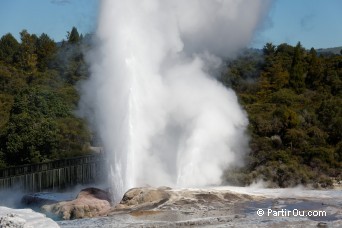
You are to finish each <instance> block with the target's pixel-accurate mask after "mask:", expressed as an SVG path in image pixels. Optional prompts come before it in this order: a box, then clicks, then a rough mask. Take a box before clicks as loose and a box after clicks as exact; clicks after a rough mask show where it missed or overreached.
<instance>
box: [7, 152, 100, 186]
mask: <svg viewBox="0 0 342 228" xmlns="http://www.w3.org/2000/svg"><path fill="white" fill-rule="evenodd" d="M104 167H105V162H104V159H103V155H101V154H95V155H88V156H82V157H76V158H68V159H62V160H56V161H51V162H45V163H40V164H34V165H23V166H17V167H10V168H6V169H1V170H0V189H9V188H14V187H16V188H20V189H21V190H23V191H42V190H47V189H63V188H66V187H72V186H75V185H77V184H92V183H94V184H95V183H98V182H100V181H102V180H104V172H105V170H104Z"/></svg>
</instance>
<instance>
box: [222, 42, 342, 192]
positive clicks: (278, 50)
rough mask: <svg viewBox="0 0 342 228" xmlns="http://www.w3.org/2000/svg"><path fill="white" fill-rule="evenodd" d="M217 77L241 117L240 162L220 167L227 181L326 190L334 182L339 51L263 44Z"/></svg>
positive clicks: (341, 161) (341, 101)
mask: <svg viewBox="0 0 342 228" xmlns="http://www.w3.org/2000/svg"><path fill="white" fill-rule="evenodd" d="M220 79H221V81H222V82H223V83H224V84H225V85H226V86H228V87H232V88H233V89H234V90H235V91H236V93H237V96H238V98H239V101H240V103H241V104H242V106H243V107H244V109H245V111H246V112H247V114H248V118H249V129H248V133H249V135H250V151H249V154H248V157H247V158H246V166H245V167H244V168H235V169H230V170H227V172H226V174H225V176H224V178H225V180H226V182H227V183H235V184H242V185H248V184H251V183H252V182H253V181H256V180H263V181H265V182H268V183H270V184H269V185H270V186H275V187H288V186H296V185H299V184H301V185H310V186H313V187H331V186H332V184H333V182H334V181H335V182H338V181H340V180H341V170H342V166H341V165H342V141H341V137H342V91H341V88H342V51H341V52H340V54H333V53H322V54H318V52H317V51H316V50H315V49H314V48H311V49H310V50H305V49H304V48H303V46H302V45H301V43H300V42H298V44H297V45H296V46H291V45H288V44H286V43H283V44H280V45H278V46H276V45H274V44H272V43H267V44H266V45H265V46H264V48H263V49H262V50H246V51H244V52H243V53H242V54H241V55H240V56H239V57H238V58H236V59H233V60H229V61H226V67H225V70H224V72H223V73H222V76H221V78H220Z"/></svg>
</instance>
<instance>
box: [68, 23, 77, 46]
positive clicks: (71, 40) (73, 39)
mask: <svg viewBox="0 0 342 228" xmlns="http://www.w3.org/2000/svg"><path fill="white" fill-rule="evenodd" d="M67 38H68V42H69V43H72V44H76V43H78V42H79V41H80V34H79V33H78V31H77V28H76V27H72V29H71V31H70V32H68V35H67Z"/></svg>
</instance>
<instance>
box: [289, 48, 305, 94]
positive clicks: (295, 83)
mask: <svg viewBox="0 0 342 228" xmlns="http://www.w3.org/2000/svg"><path fill="white" fill-rule="evenodd" d="M303 58H304V49H303V47H302V45H301V44H300V42H298V44H297V45H296V47H295V49H294V54H293V59H292V64H291V70H290V80H289V84H290V86H291V88H293V89H294V90H295V91H296V92H298V93H300V92H302V91H303V89H304V88H305V78H304V65H303Z"/></svg>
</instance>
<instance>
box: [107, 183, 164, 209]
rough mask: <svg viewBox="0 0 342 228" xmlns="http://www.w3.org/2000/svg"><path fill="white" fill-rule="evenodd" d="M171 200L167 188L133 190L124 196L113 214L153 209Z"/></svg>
mask: <svg viewBox="0 0 342 228" xmlns="http://www.w3.org/2000/svg"><path fill="white" fill-rule="evenodd" d="M169 199H170V194H169V193H168V189H165V188H151V187H142V188H132V189H130V190H128V191H127V192H126V193H125V194H124V196H123V198H122V200H121V202H120V203H119V204H118V205H116V206H115V207H114V208H113V210H112V212H115V211H122V210H130V211H134V210H147V209H153V208H155V207H158V206H159V205H161V204H163V203H165V202H166V201H168V200H169Z"/></svg>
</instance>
